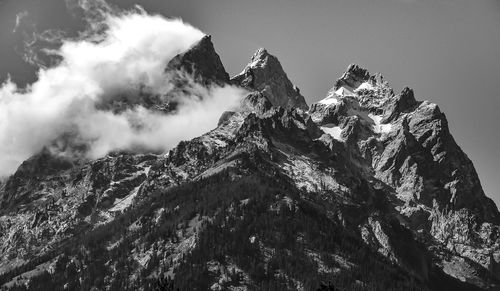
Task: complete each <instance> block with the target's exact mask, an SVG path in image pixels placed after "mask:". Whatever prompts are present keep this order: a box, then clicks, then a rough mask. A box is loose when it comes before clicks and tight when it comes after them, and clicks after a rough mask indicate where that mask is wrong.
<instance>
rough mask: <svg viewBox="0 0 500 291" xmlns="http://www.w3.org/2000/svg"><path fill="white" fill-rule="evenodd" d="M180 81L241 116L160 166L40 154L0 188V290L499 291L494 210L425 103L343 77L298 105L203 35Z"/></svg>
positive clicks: (283, 78) (373, 78) (282, 85)
mask: <svg viewBox="0 0 500 291" xmlns="http://www.w3.org/2000/svg"><path fill="white" fill-rule="evenodd" d="M187 68H191V69H192V71H188V73H189V74H190V76H191V77H189V78H192V79H194V80H195V81H196V82H199V83H200V84H204V85H210V84H218V85H223V84H232V85H237V86H242V87H244V88H246V89H247V90H249V94H248V95H247V96H246V97H245V98H244V100H242V104H241V109H240V110H238V111H235V112H225V113H224V114H223V115H222V116H221V118H220V120H219V125H218V126H217V128H215V129H213V130H212V131H210V132H207V133H205V134H203V135H202V136H199V137H197V138H194V139H192V140H189V141H183V142H181V143H179V144H178V145H177V146H176V147H175V148H174V149H172V150H170V151H169V152H168V153H167V154H144V153H141V154H138V153H133V152H115V153H111V154H109V155H107V156H106V157H103V158H101V159H97V160H85V159H80V160H77V161H75V160H70V159H68V158H66V157H61V156H59V155H57V154H56V153H54V152H53V151H51V150H50V148H45V149H44V150H43V151H42V152H40V153H39V154H37V155H35V156H33V157H32V158H30V159H28V160H27V161H25V162H24V163H23V164H22V165H21V166H20V167H19V169H18V170H17V172H16V173H15V174H13V175H12V176H11V177H9V178H8V179H7V180H6V181H4V182H0V205H1V210H0V254H1V256H2V260H1V261H0V285H2V288H4V289H9V290H498V288H499V286H500V281H499V279H500V265H499V262H500V249H499V243H500V238H499V225H500V221H499V220H500V215H499V212H498V209H497V207H496V206H495V204H494V203H493V202H492V200H491V199H489V198H488V197H486V195H485V194H484V192H483V190H482V188H481V184H480V181H479V178H478V175H477V173H476V171H475V169H474V166H473V164H472V162H471V161H470V160H469V158H468V157H467V156H466V154H465V153H463V151H462V150H461V149H460V147H459V146H458V145H457V143H456V142H455V140H454V139H453V136H452V135H451V133H450V131H449V128H448V122H447V119H446V117H445V115H444V114H443V113H442V112H441V110H440V109H439V107H438V106H437V105H436V104H433V103H431V102H428V101H417V99H416V98H415V94H414V92H413V90H411V89H409V88H405V89H403V90H402V91H401V92H400V93H397V94H396V93H395V92H394V90H393V89H392V88H391V87H390V86H389V84H388V82H387V81H385V80H384V78H383V77H382V76H381V75H380V74H374V75H372V74H370V73H369V72H368V71H367V70H365V69H363V68H361V67H360V66H358V65H350V66H349V67H348V68H347V70H346V72H345V73H344V74H343V75H342V76H341V77H340V78H339V79H337V80H336V81H335V83H334V86H333V88H332V89H331V90H330V92H329V93H328V94H327V96H326V98H324V99H323V100H321V101H319V102H317V103H315V104H312V105H311V106H310V107H309V106H307V104H306V103H305V101H304V97H303V96H302V95H301V94H300V91H299V90H298V89H297V88H296V87H295V86H294V85H293V84H292V82H291V81H290V80H289V79H288V77H287V75H286V74H285V73H284V71H283V68H282V66H281V64H280V63H279V61H278V59H277V58H276V57H275V56H272V55H271V54H269V53H268V52H267V51H266V50H264V49H259V50H258V51H257V52H256V53H255V54H254V56H253V57H252V61H251V63H250V64H249V65H248V66H247V67H246V68H245V69H244V70H243V72H242V73H241V74H239V75H237V76H235V77H233V78H229V77H228V75H227V73H226V72H225V70H224V66H223V65H222V63H221V62H220V58H219V56H218V55H217V53H215V50H214V49H213V45H212V43H211V41H210V38H209V37H205V38H203V39H202V40H201V41H200V42H199V43H198V44H196V45H195V46H193V47H192V48H191V49H190V50H188V51H186V52H185V53H183V54H181V55H179V56H177V57H175V58H174V59H173V60H172V61H171V62H170V63H169V64H168V65H167V69H166V71H167V72H169V71H172V70H174V72H176V71H178V70H179V69H181V70H182V71H183V72H185V71H187V70H188V69H187ZM183 76H185V75H183V74H179V75H178V78H179V79H178V81H179V82H178V84H177V85H178V86H179V90H181V89H182V86H183V84H185V82H183V80H182V78H183ZM186 82H187V81H186ZM158 100H161V99H158ZM157 105H159V106H162V104H157ZM166 112H168V111H166Z"/></svg>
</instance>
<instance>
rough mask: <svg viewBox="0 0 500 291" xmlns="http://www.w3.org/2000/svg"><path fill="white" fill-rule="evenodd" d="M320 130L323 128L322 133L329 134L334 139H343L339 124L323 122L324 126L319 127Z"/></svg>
mask: <svg viewBox="0 0 500 291" xmlns="http://www.w3.org/2000/svg"><path fill="white" fill-rule="evenodd" d="M320 128H321V130H323V132H324V133H326V134H329V135H331V136H332V137H333V138H334V139H336V140H338V141H343V139H342V137H341V135H342V128H341V127H340V126H335V125H334V124H331V123H329V124H325V125H324V126H321V127H320Z"/></svg>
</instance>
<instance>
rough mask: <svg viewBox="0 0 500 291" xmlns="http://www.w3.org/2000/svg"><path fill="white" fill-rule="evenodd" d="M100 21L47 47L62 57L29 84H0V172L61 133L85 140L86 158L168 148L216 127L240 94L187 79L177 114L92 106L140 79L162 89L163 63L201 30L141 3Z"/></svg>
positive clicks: (134, 87) (165, 85) (131, 88)
mask: <svg viewBox="0 0 500 291" xmlns="http://www.w3.org/2000/svg"><path fill="white" fill-rule="evenodd" d="M103 24H104V27H105V30H104V31H101V32H100V34H95V32H94V34H82V35H85V37H84V38H79V39H68V40H64V41H63V42H62V46H61V47H60V48H59V49H58V50H56V51H55V52H52V53H55V54H57V55H58V56H59V57H60V58H61V61H60V63H59V64H58V65H57V66H55V67H51V68H47V69H44V68H41V69H40V70H39V72H38V80H37V81H36V82H34V83H33V84H31V85H30V86H28V88H27V89H25V90H19V89H18V88H17V86H16V85H15V84H14V83H12V82H11V81H10V80H8V81H6V82H5V83H4V84H3V85H2V86H1V88H0V176H2V175H9V174H11V173H13V172H14V171H15V169H16V168H17V167H18V166H19V164H20V163H21V162H22V161H24V160H26V159H27V158H28V157H30V156H31V155H33V154H35V153H36V152H38V151H40V150H41V149H42V148H43V147H44V146H47V145H49V144H51V143H52V142H53V141H54V139H56V138H58V137H59V136H61V134H67V133H71V134H73V135H76V136H78V138H79V139H80V140H83V141H85V143H87V144H88V145H89V146H90V150H89V151H88V153H87V154H88V156H89V157H91V158H96V157H101V156H103V155H105V154H107V153H108V152H110V151H112V150H118V149H135V148H141V149H148V150H155V151H158V150H160V151H161V150H167V149H169V148H171V147H173V146H175V145H176V144H177V143H178V142H179V141H180V140H185V139H191V138H193V137H195V136H198V135H200V134H202V133H204V132H206V131H208V130H210V129H212V128H214V127H215V126H216V125H217V121H218V118H219V116H220V115H221V114H222V112H223V111H225V110H229V109H232V108H234V107H235V106H236V105H237V104H238V103H239V100H240V98H241V97H242V96H243V94H244V92H243V90H242V89H239V88H235V87H230V86H228V87H224V88H220V87H212V88H204V87H201V86H200V85H197V84H192V86H191V87H190V88H191V89H190V90H191V91H190V92H188V93H183V96H177V97H178V99H179V100H183V101H182V103H181V105H180V107H179V108H178V110H177V112H176V114H175V115H161V114H159V113H155V112H152V111H149V110H147V109H145V108H142V107H138V108H134V109H129V110H126V111H124V112H122V113H119V114H114V113H111V112H109V111H101V110H98V109H96V106H95V105H96V104H97V103H98V102H99V101H101V100H103V98H111V97H113V96H115V95H116V94H117V93H120V92H124V91H126V92H128V93H134V92H136V93H137V92H138V88H139V86H140V85H144V86H145V88H147V90H148V91H149V92H151V93H153V94H163V93H165V92H167V91H168V90H169V89H171V88H172V85H171V82H170V81H171V79H170V78H169V77H168V75H166V74H165V73H164V69H165V66H166V64H167V63H168V61H169V60H171V59H172V58H173V57H174V56H175V55H177V54H179V53H181V52H183V51H185V50H186V49H188V48H189V47H190V46H191V45H193V44H194V43H195V42H197V41H198V40H199V39H201V37H202V36H203V35H204V34H203V33H202V32H201V31H199V30H198V29H196V28H194V27H192V26H190V25H188V24H185V23H183V22H182V21H181V20H178V19H166V18H164V17H162V16H159V15H149V14H147V13H145V12H144V11H141V10H136V11H134V12H128V13H121V14H110V13H108V14H106V15H105V17H104V19H103ZM191 82H192V81H191ZM193 96H203V97H204V98H203V99H202V100H201V101H199V99H198V98H194V97H193ZM138 124H139V125H140V126H138Z"/></svg>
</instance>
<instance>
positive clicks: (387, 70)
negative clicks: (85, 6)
mask: <svg viewBox="0 0 500 291" xmlns="http://www.w3.org/2000/svg"><path fill="white" fill-rule="evenodd" d="M110 2H112V3H115V4H119V6H121V7H130V6H131V5H133V4H136V3H138V4H140V5H142V6H143V7H144V8H145V9H146V10H147V11H148V12H153V13H155V12H156V13H160V14H163V15H165V16H171V17H180V18H182V19H184V20H185V21H187V22H189V23H191V24H193V25H194V26H196V27H198V28H200V29H201V30H203V31H204V32H206V33H208V34H211V35H212V36H213V41H214V43H215V46H216V49H217V51H218V52H219V54H220V56H221V58H222V61H223V62H224V64H225V66H226V69H227V70H228V72H229V73H230V74H231V75H234V74H237V73H238V72H240V71H241V70H242V68H243V67H244V66H245V64H246V63H247V62H248V60H249V58H250V56H251V55H252V53H253V52H254V51H255V50H256V49H257V48H259V47H266V48H267V49H268V50H269V51H270V52H271V53H273V54H275V55H276V56H277V57H278V58H279V59H280V61H281V63H282V64H283V66H284V68H285V70H286V72H287V73H288V75H289V77H290V79H291V80H292V81H293V82H294V83H295V84H296V85H297V86H298V87H299V88H300V89H301V93H302V94H303V95H304V96H305V97H306V99H307V101H308V103H312V102H315V101H317V100H319V99H321V98H323V97H324V96H325V94H326V92H327V91H328V89H329V88H330V87H331V86H332V85H333V82H334V81H335V79H336V78H338V77H339V76H340V75H341V74H342V72H343V71H344V70H345V68H346V67H347V65H348V64H349V63H358V64H360V65H361V66H363V67H365V68H367V69H368V70H369V71H370V72H372V73H375V72H381V73H382V74H383V75H384V76H385V77H386V79H387V80H388V81H389V82H390V83H391V85H392V86H393V87H394V88H395V90H396V91H399V90H401V89H402V88H403V87H404V86H409V87H411V88H413V89H414V90H415V93H416V97H417V99H420V100H424V99H427V100H430V101H433V102H435V103H437V104H438V105H439V106H440V107H441V109H442V110H443V111H444V112H445V113H446V115H447V117H448V121H449V124H450V128H451V131H452V134H453V135H454V137H455V139H456V140H457V142H458V144H459V145H460V146H461V147H462V149H463V150H464V151H465V152H466V153H467V154H468V156H469V157H470V158H471V160H472V161H473V162H474V164H475V166H476V169H477V171H478V173H479V176H480V178H481V182H482V185H483V188H484V190H485V192H486V194H487V195H488V196H490V197H491V198H493V199H494V200H495V202H496V203H497V204H499V203H500V191H497V189H500V179H499V178H500V176H499V173H500V137H499V136H498V134H497V129H498V125H497V122H500V121H499V119H500V114H499V112H498V110H499V107H500V90H499V88H500V75H499V73H498V72H499V70H500V0H474V1H471V0H440V1H438V0H341V1H333V0H309V1H298V0H297V1H296V0H273V1H270V0H252V1H243V0H242V1H235V0H210V1H207V0H198V1H193V0H170V1H157V0H143V1H140V0H138V1H132V0H114V1H110ZM23 12H24V13H23ZM25 12H27V13H25ZM20 13H22V14H23V15H25V16H24V17H23V18H22V19H21V20H20V25H19V27H18V28H17V29H16V32H15V33H13V30H14V27H15V24H16V15H21V14H20ZM34 25H36V28H37V29H38V31H43V30H45V29H49V28H52V29H54V28H60V29H68V30H69V31H73V32H74V31H75V30H78V29H81V22H80V21H78V19H77V18H75V16H74V15H73V14H72V13H69V12H68V10H67V9H66V5H65V1H63V0H0V40H1V45H0V78H1V79H4V78H5V77H6V76H7V73H10V74H11V76H12V79H13V80H14V81H16V82H19V83H24V82H30V81H32V80H33V79H34V78H35V75H34V68H33V67H32V66H31V65H28V64H26V63H24V62H23V60H22V57H21V54H20V53H19V52H18V51H20V50H21V48H22V40H23V31H30V30H32V29H33V27H34Z"/></svg>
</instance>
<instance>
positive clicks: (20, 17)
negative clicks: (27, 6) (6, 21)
mask: <svg viewBox="0 0 500 291" xmlns="http://www.w3.org/2000/svg"><path fill="white" fill-rule="evenodd" d="M26 16H28V11H23V12H19V13H17V14H16V24H15V25H14V29H12V33H16V31H17V29H18V28H19V25H21V21H22V20H23V18H25V17H26Z"/></svg>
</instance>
